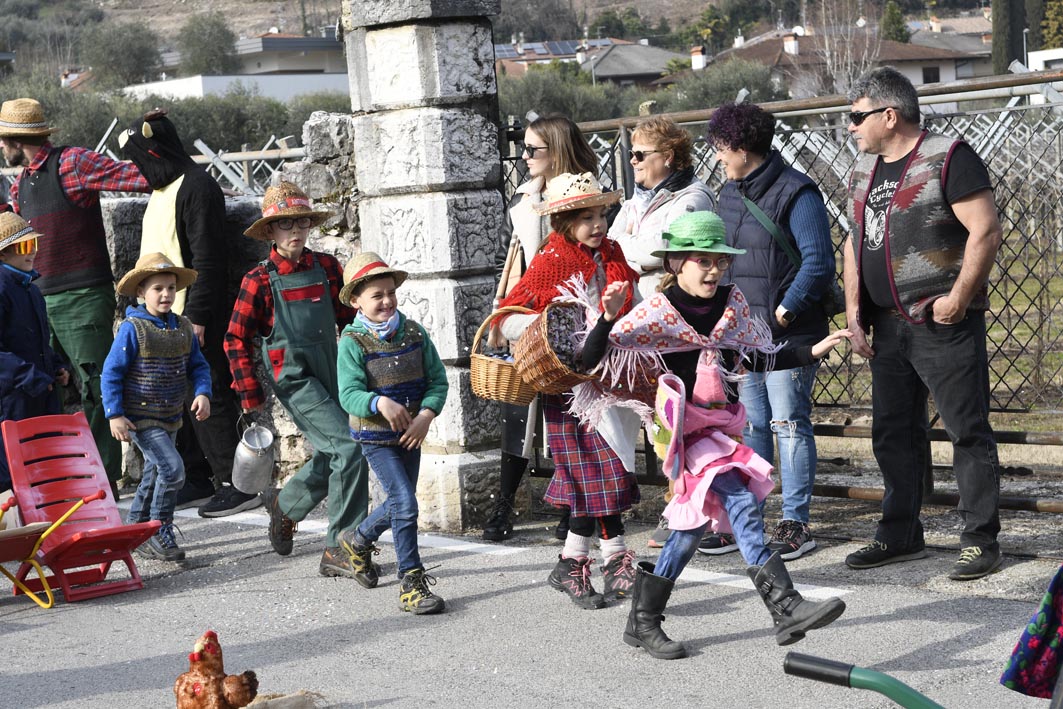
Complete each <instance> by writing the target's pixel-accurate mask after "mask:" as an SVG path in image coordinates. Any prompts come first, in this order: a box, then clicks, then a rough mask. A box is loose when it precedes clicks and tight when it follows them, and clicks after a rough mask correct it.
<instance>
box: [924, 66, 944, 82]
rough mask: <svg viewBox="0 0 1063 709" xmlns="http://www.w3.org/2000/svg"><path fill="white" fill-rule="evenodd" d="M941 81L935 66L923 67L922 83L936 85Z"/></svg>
mask: <svg viewBox="0 0 1063 709" xmlns="http://www.w3.org/2000/svg"><path fill="white" fill-rule="evenodd" d="M939 81H941V69H940V68H939V67H936V66H924V67H923V83H924V84H936V83H937V82H939Z"/></svg>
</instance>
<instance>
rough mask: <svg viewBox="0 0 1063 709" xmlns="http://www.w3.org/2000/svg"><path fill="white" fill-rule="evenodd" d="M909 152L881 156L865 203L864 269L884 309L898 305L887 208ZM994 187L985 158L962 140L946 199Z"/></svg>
mask: <svg viewBox="0 0 1063 709" xmlns="http://www.w3.org/2000/svg"><path fill="white" fill-rule="evenodd" d="M908 155H911V153H909V154H908ZM908 155H905V156H904V157H903V158H901V159H900V160H897V161H896V162H886V161H885V160H883V159H882V158H881V157H880V158H879V159H878V169H877V170H876V171H875V181H874V182H873V183H872V185H871V190H870V191H869V192H868V195H867V203H866V204H865V205H864V245H863V254H862V257H861V262H860V266H861V268H860V272H861V274H862V275H863V281H864V287H865V288H866V289H867V293H868V295H869V296H870V297H871V301H872V302H873V303H874V304H875V305H877V306H879V307H882V308H893V307H896V306H895V304H894V302H893V292H892V290H891V289H890V282H889V276H888V274H887V272H886V249H885V248H884V238H885V234H886V207H887V206H888V205H889V203H890V200H891V199H892V198H893V193H894V192H895V191H896V189H897V184H898V183H899V182H900V179H901V174H902V173H903V172H904V166H905V165H906V164H907V163H908ZM991 187H992V185H991V183H990V181H989V171H988V170H987V169H986V166H985V164H984V163H983V162H982V159H981V158H979V157H978V154H977V153H975V152H974V148H972V147H971V146H969V145H967V144H966V143H961V144H960V145H959V146H958V147H957V148H956V150H955V151H954V152H953V153H952V158H951V159H950V160H949V171H948V174H947V175H946V176H945V199H946V200H948V203H949V204H952V203H954V202H956V201H958V200H961V199H963V198H964V197H966V196H968V195H971V194H974V193H975V192H978V191H980V190H986V189H990V188H991Z"/></svg>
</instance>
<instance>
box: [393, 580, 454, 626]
mask: <svg viewBox="0 0 1063 709" xmlns="http://www.w3.org/2000/svg"><path fill="white" fill-rule="evenodd" d="M435 584H436V579H435V577H434V576H429V575H428V574H426V573H425V572H424V569H414V570H413V571H407V572H406V573H405V574H403V576H402V582H401V583H400V584H399V608H401V609H402V610H404V611H406V612H408V613H413V614H414V615H431V614H433V613H441V612H443V609H444V608H445V607H446V605H447V603H446V601H444V600H443V599H442V598H440V597H439V596H437V595H436V594H434V593H432V589H430V588H429V586H435Z"/></svg>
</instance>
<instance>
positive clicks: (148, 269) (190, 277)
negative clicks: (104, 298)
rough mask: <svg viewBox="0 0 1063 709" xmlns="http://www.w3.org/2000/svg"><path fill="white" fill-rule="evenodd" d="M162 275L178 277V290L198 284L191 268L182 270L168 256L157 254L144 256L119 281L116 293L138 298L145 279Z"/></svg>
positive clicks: (195, 274) (196, 275) (196, 274)
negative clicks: (167, 274)
mask: <svg viewBox="0 0 1063 709" xmlns="http://www.w3.org/2000/svg"><path fill="white" fill-rule="evenodd" d="M160 273H172V274H173V275H175V276H177V290H184V289H185V288H188V286H190V285H192V284H193V283H195V282H196V278H197V277H198V276H199V274H198V273H196V272H195V271H193V270H192V269H191V268H182V267H181V266H176V265H174V262H173V261H171V260H170V259H169V257H168V256H166V254H162V253H159V252H155V253H152V254H144V255H143V256H141V257H140V258H138V259H137V263H136V265H135V266H133V270H131V271H130V272H129V273H127V274H125V275H124V276H122V280H120V281H118V286H117V287H116V288H115V291H117V292H118V294H119V295H129V296H133V297H136V295H137V288H139V287H140V284H141V283H142V282H143V281H144V279H145V278H147V277H148V276H157V275H159V274H160Z"/></svg>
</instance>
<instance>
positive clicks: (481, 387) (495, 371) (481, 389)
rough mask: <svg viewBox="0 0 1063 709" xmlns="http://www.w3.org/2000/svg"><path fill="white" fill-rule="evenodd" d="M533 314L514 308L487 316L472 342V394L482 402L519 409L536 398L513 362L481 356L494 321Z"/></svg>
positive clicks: (510, 307) (470, 377)
mask: <svg viewBox="0 0 1063 709" xmlns="http://www.w3.org/2000/svg"><path fill="white" fill-rule="evenodd" d="M532 312H534V311H532V310H528V309H527V308H521V307H517V306H514V305H510V306H507V307H505V308H499V309H498V310H496V311H495V312H493V313H491V314H490V315H488V316H487V319H486V320H484V321H483V323H482V324H481V325H480V327H479V329H478V330H477V331H476V334H475V335H473V338H472V352H471V354H470V355H469V359H470V365H469V368H470V373H469V381H470V384H472V393H473V394H475V395H476V396H478V397H480V398H481V399H490V400H491V401H502V402H505V403H507V404H514V405H516V406H527V405H528V404H530V403H531V402H532V399H534V398H535V394H536V391H535V389H533V388H532V387H531V386H529V385H528V384H526V383H525V382H524V380H523V379H522V378H521V376H520V373H519V372H517V368H516V366H514V364H513V362H507V361H505V360H504V359H499V358H498V357H488V356H487V355H483V354H480V352H479V350H480V343H481V342H482V341H483V337H484V332H485V331H486V330H487V328H488V326H489V325H490V324H491V321H492V320H494V319H495V318H496V317H498V316H499V315H504V314H506V313H532Z"/></svg>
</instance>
